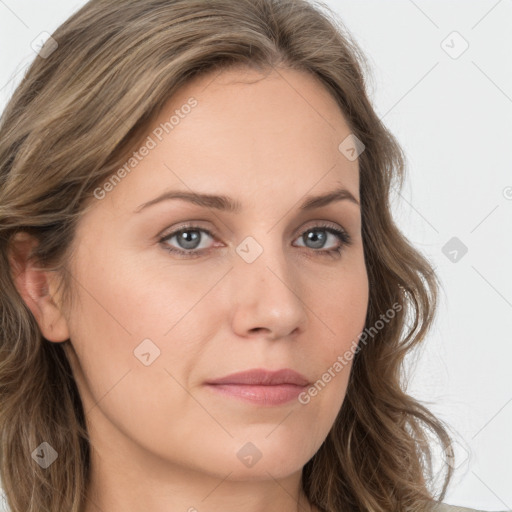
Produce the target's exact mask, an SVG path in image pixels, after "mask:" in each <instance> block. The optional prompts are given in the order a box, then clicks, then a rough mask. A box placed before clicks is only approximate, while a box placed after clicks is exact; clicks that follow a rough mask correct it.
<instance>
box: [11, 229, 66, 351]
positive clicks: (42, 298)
mask: <svg viewBox="0 0 512 512" xmlns="http://www.w3.org/2000/svg"><path fill="white" fill-rule="evenodd" d="M37 243H38V242H37V239H36V238H35V237H33V236H32V235H30V234H28V233H26V232H20V233H16V234H15V235H14V237H13V238H12V240H11V242H10V244H9V251H8V258H9V264H10V267H11V275H12V278H13V281H14V284H15V286H16V288H17V290H18V292H19V294H20V296H21V297H22V299H23V300H24V302H25V304H26V305H27V307H28V308H29V309H30V311H32V314H33V315H34V317H35V319H36V322H37V324H38V325H39V328H40V329H41V333H42V335H43V336H44V337H45V338H46V339H47V340H48V341H54V342H61V341H66V340H67V339H69V329H68V325H67V321H66V319H65V318H64V315H63V314H62V312H61V309H60V307H59V304H58V303H57V301H56V300H55V298H54V292H55V290H56V286H55V284H56V279H55V274H54V273H53V272H51V271H48V270H45V269H42V268H39V267H38V266H37V262H35V261H34V259H33V258H31V254H32V251H33V249H34V247H35V246H36V245H37Z"/></svg>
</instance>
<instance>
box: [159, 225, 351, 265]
mask: <svg viewBox="0 0 512 512" xmlns="http://www.w3.org/2000/svg"><path fill="white" fill-rule="evenodd" d="M185 231H202V232H203V233H206V234H207V235H208V236H210V237H212V238H216V236H215V234H214V233H212V232H211V231H209V230H208V229H205V228H201V227H199V226H195V225H193V224H188V225H185V226H182V227H180V228H179V229H178V230H175V231H173V232H171V233H169V234H168V235H165V236H164V237H162V238H160V239H159V242H160V243H161V244H162V245H163V246H164V249H165V250H166V251H167V252H169V253H171V254H175V255H177V256H179V257H183V258H194V257H200V256H201V255H202V254H203V252H206V251H209V250H210V249H199V250H197V249H191V250H188V251H187V250H180V249H176V248H175V247H169V245H167V244H165V243H164V242H165V241H166V240H169V239H171V238H174V237H175V236H176V235H179V234H180V233H182V232H185ZM311 231H327V232H329V233H331V234H333V235H335V236H336V237H337V238H338V239H339V240H340V245H339V246H338V247H335V248H334V249H324V250H322V249H311V250H312V251H313V252H315V253H320V254H321V255H322V256H330V257H332V258H335V257H338V256H339V255H340V254H341V252H342V249H343V248H344V247H348V246H350V245H351V244H352V238H351V236H350V235H349V234H348V233H347V232H346V231H345V230H343V229H338V228H334V227H332V226H331V225H327V224H319V225H317V226H312V227H310V228H308V229H307V230H306V231H304V232H303V233H302V234H301V235H300V236H304V234H305V233H309V232H311Z"/></svg>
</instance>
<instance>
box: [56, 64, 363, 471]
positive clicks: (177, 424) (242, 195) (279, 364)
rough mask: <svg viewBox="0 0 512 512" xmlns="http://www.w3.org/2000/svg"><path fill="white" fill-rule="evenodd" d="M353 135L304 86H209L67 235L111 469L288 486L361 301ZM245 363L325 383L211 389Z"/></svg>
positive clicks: (210, 80)
mask: <svg viewBox="0 0 512 512" xmlns="http://www.w3.org/2000/svg"><path fill="white" fill-rule="evenodd" d="M256 78H259V79H260V80H259V81H256V82H254V83H248V82H250V81H254V79H256ZM173 116H174V117H173ZM166 123H167V124H166ZM349 134H350V130H349V128H348V126H347V124H346V122H345V121H344V118H343V117H342V115H341V112H340V110H339V108H338V107H337V105H336V103H335V101H334V99H333V98H332V97H331V96H330V95H329V93H328V92H327V91H326V90H324V89H323V87H322V86H321V84H320V83H319V82H317V81H316V79H315V78H313V77H311V76H310V75H308V74H305V73H302V72H299V71H290V70H280V71H279V73H276V72H272V73H271V74H269V75H268V76H265V77H262V75H258V74H256V72H253V71H247V70H245V71H242V70H237V71H235V70H230V71H224V72H223V73H222V74H220V75H218V76H216V77H214V75H213V74H210V75H205V76H203V77H202V78H199V79H197V78H196V80H195V81H194V82H191V83H189V84H188V85H187V86H185V87H184V88H182V89H181V90H180V92H179V93H178V94H176V95H174V96H173V98H172V99H171V100H170V101H169V102H168V103H167V105H166V106H165V108H164V109H163V110H162V111H161V112H160V113H159V115H158V119H156V120H155V122H154V124H153V125H152V127H151V131H150V132H148V134H147V135H146V137H145V138H144V139H143V140H142V142H141V146H140V148H139V147H138V148H135V151H137V153H136V155H135V156H134V157H133V160H130V161H129V162H128V163H127V165H126V167H125V169H124V172H123V171H120V172H119V173H118V174H117V178H118V179H114V180H112V183H114V185H112V183H111V184H110V185H108V184H107V185H105V186H103V187H101V188H100V189H97V190H96V192H95V194H96V197H95V198H94V199H93V204H92V206H91V208H90V210H88V211H87V212H86V213H85V214H84V216H83V217H82V219H81V221H80V223H79V226H78V230H77V234H76V239H75V245H74V247H75V253H74V259H73V260H72V267H71V269H70V270H71V272H72V275H73V277H74V280H72V281H73V282H74V284H75V285H76V287H77V293H78V299H79V300H78V302H77V303H76V304H74V306H73V308H72V309H71V310H70V311H69V313H68V314H67V318H66V321H67V325H68V328H69V336H70V339H71V344H72V346H73V348H74V349H75V351H76V356H77V359H76V360H75V359H72V361H71V362H72V365H73V371H74V373H75V376H76V379H77V384H78V386H79V391H80V394H81V396H82V399H83V403H84V409H85V411H86V414H87V422H88V428H89V430H90V435H91V440H92V444H93V446H94V448H95V450H96V451H97V452H98V454H99V455H101V456H102V457H103V458H104V459H105V460H107V459H109V460H112V461H114V460H115V463H114V462H112V464H113V465H115V467H120V465H123V466H125V465H128V464H135V465H138V466H139V467H146V464H147V462H148V461H149V460H151V462H152V466H151V467H152V468H153V469H152V471H154V472H155V474H156V473H157V471H162V474H163V469H164V468H172V467H174V468H181V469H182V470H183V469H185V470H186V469H188V470H192V471H199V472H202V473H208V474H209V475H214V476H216V477H221V478H224V477H225V476H226V475H228V474H230V476H231V479H235V480H236V479H239V480H243V479H264V478H269V476H268V475H269V473H270V474H271V475H272V476H273V477H275V478H278V477H285V476H287V475H291V474H293V473H295V472H298V471H300V470H301V469H302V467H303V465H304V464H305V463H306V462H307V461H308V460H309V459H310V458H311V457H312V456H313V455H314V453H315V452H316V451H317V450H318V448H319V447H320V445H321V444H322V442H323V441H324V439H325V437H326V436H327V434H328V432H329V430H330V428H331V427H332V425H333V422H334V420H335V417H336V415H337V413H338V411H339V410H340V407H341V405H342V402H343V399H344V396H345V391H346V387H347V382H348V378H349V373H350V369H351V360H350V358H347V357H346V356H345V357H344V354H345V353H346V352H347V351H352V352H353V350H354V346H355V341H357V338H358V335H359V334H360V332H361V331H362V330H363V328H364V320H365V316H366V310H367V304H368V280H367V273H366V268H365V261H364V253H363V245H362V240H361V212H360V207H359V204H358V201H359V175H358V173H359V169H358V161H357V160H356V159H354V158H348V157H347V156H346V155H351V154H352V153H350V152H347V151H346V149H347V144H348V143H349V142H350V139H348V140H346V139H347V137H348V136H349ZM340 144H341V147H340ZM144 148H145V149H144ZM340 189H345V190H346V191H347V192H345V193H344V195H343V194H340V195H338V196H336V198H334V199H333V200H332V201H322V200H319V201H317V202H313V203H311V197H313V196H323V195H326V194H330V193H332V192H334V191H337V190H340ZM176 193H180V194H187V195H188V194H190V195H192V194H197V195H198V196H201V197H202V195H204V194H206V195H208V196H220V197H222V200H221V199H215V198H212V197H206V196H205V197H203V198H202V199H200V200H195V201H189V200H186V199H185V198H181V199H179V198H174V199H173V198H171V194H176ZM166 194H168V195H169V197H168V198H167V199H166V197H165V195H166ZM350 195H351V196H353V200H352V199H350ZM228 202H229V203H236V206H237V208H234V207H227V203H228ZM200 203H201V204H200ZM308 203H309V207H304V205H306V206H307V205H308ZM235 210H236V211H235ZM179 230H182V232H181V234H180V233H176V232H178V231H179ZM335 230H340V231H342V232H346V233H347V234H348V236H349V237H350V240H351V242H350V244H349V245H346V244H344V242H343V240H344V238H343V235H341V236H340V235H337V234H336V231H335ZM338 249H340V252H339V253H338V252H337V250H338ZM171 251H172V252H171ZM174 251H176V252H174ZM67 348H68V349H69V347H67ZM68 354H69V357H72V356H73V353H72V352H70V351H68ZM340 358H344V359H343V360H344V361H345V362H344V364H341V363H340V362H339V361H340ZM336 362H338V364H336ZM340 366H341V367H342V368H341V369H340ZM251 369H264V370H267V371H269V372H273V371H276V370H280V369H292V370H294V371H296V372H298V373H300V374H302V375H303V376H304V377H305V379H306V380H307V381H308V382H309V383H310V384H311V385H313V384H314V383H315V382H317V381H320V382H321V384H318V383H317V386H316V388H314V389H313V388H312V389H313V390H311V389H309V388H311V386H309V387H307V386H306V387H304V388H299V387H297V386H296V385H293V384H287V385H286V384H284V385H281V386H277V385H274V386H269V385H267V386H261V385H260V386H249V385H247V383H246V384H245V385H244V384H243V383H242V384H240V383H238V385H236V384H233V383H232V384H227V385H225V386H219V385H211V384H207V382H210V381H213V380H216V379H220V378H221V377H225V376H228V375H230V374H233V373H238V372H244V371H247V370H251ZM329 371H330V373H329V374H328V375H327V374H326V372H329ZM326 375H327V376H326ZM329 376H330V378H329ZM286 380H287V379H285V381H286ZM231 381H236V379H231ZM308 389H309V391H308ZM315 389H316V392H315ZM299 393H300V394H299ZM155 463H156V464H155ZM155 468H158V469H155Z"/></svg>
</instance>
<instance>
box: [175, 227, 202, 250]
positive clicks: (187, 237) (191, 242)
mask: <svg viewBox="0 0 512 512" xmlns="http://www.w3.org/2000/svg"><path fill="white" fill-rule="evenodd" d="M191 234H192V235H191ZM180 236H181V238H182V239H183V240H184V243H183V244H181V245H182V246H183V248H184V249H195V247H196V246H197V241H198V240H199V233H198V232H197V231H191V230H189V231H182V232H181V235H180Z"/></svg>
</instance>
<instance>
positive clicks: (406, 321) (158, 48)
mask: <svg viewBox="0 0 512 512" xmlns="http://www.w3.org/2000/svg"><path fill="white" fill-rule="evenodd" d="M52 37H53V39H54V40H55V41H56V42H57V44H58V48H57V49H55V51H53V52H50V51H48V52H47V54H46V55H44V56H43V55H39V56H37V57H36V59H35V60H34V62H33V63H32V64H31V66H30V68H29V69H28V71H27V73H26V74H25V76H24V78H23V79H22V81H21V83H20V84H19V86H18V87H17V88H16V90H15V92H14V94H13V95H12V98H11V99H10V101H9V102H8V104H7V106H6V108H5V110H4V112H3V114H2V117H1V119H0V186H1V189H0V258H1V265H0V289H1V290H2V292H1V295H0V316H1V329H0V352H1V359H0V402H1V404H0V436H1V441H0V479H1V481H2V485H3V487H4V489H5V494H6V497H7V500H8V504H9V506H10V508H11V510H12V512H43V511H48V510H51V511H69V512H80V511H81V510H82V508H83V506H84V502H85V496H86V491H87V489H88V482H89V469H90V466H89V456H90V453H89V446H90V445H89V440H88V433H87V428H86V423H85V418H84V411H83V409H82V403H81V399H80V395H79V393H78V390H77V387H76V384H75V381H74V378H73V374H72V371H71V368H70V365H69V363H68V360H67V358H66V355H65V350H64V345H69V344H70V343H71V340H67V341H65V342H63V343H51V342H49V341H48V340H45V338H44V337H43V336H42V334H41V332H40V330H39V328H38V325H37V323H36V321H35V318H34V317H33V315H32V313H31V311H30V309H29V308H28V307H27V305H26V304H25V303H24V301H23V300H22V298H21V296H20V294H19V293H18V291H17V289H16V287H15V284H14V280H13V273H12V269H11V268H10V265H9V259H8V254H9V250H10V247H11V242H12V239H13V236H14V235H15V234H16V233H18V232H27V233H30V234H31V235H33V236H35V237H36V238H37V240H38V242H39V243H38V245H37V247H36V249H35V250H34V252H33V254H32V257H33V258H34V260H35V261H37V262H38V264H39V265H40V266H42V267H44V268H47V269H51V270H53V271H55V272H56V273H57V275H58V276H60V278H61V281H60V282H61V285H62V290H63V301H64V302H63V304H64V305H65V304H68V305H69V304H70V303H71V301H72V300H73V290H74V283H73V280H72V276H71V275H70V273H69V272H68V270H67V269H68V264H69V262H70V259H71V257H72V254H71V252H70V247H71V242H72V240H73V237H74V233H75V227H76V225H77V221H78V220H79V219H80V217H81V215H82V214H83V212H84V209H85V208H86V207H87V204H88V200H89V199H91V197H92V194H93V191H94V189H95V188H96V187H97V186H98V184H100V183H102V182H104V180H105V179H106V178H108V177H109V176H110V175H111V174H112V173H113V172H114V171H115V170H116V169H118V168H119V167H120V166H122V164H123V163H124V162H125V161H126V155H128V154H129V153H130V150H133V147H136V146H137V143H138V141H139V140H140V137H141V136H142V134H144V133H146V132H147V130H148V129H149V123H150V121H151V120H152V119H153V117H154V115H155V114H156V113H157V112H158V111H159V110H160V109H161V108H162V107H163V105H164V103H165V102H166V101H167V100H168V99H169V97H170V96H172V95H173V94H174V93H175V92H176V91H177V90H178V89H179V88H180V87H181V86H183V85H184V84H185V83H187V81H189V80H190V79H191V78H193V77H194V76H197V75H198V74H200V73H205V72H209V71H215V70H216V69H217V70H223V69H226V68H228V67H231V66H245V67H248V68H252V69H258V70H261V71H268V70H271V69H273V68H274V69H279V68H290V69H297V70H303V71H306V72H308V73H312V74H313V75H314V76H316V77H318V78H319V79H320V80H321V82H322V83H323V84H324V85H325V87H326V88H327V89H328V91H329V92H330V93H331V94H332V96H333V97H334V98H335V99H336V101H337V102H338V104H339V106H340V108H341V110H342V112H343V113H344V116H345V118H346V121H347V123H348V124H349V127H350V129H351V131H352V133H353V134H354V135H355V136H357V138H359V139H360V140H361V141H362V142H363V143H364V145H365V151H364V152H363V153H362V154H361V155H360V156H359V168H360V198H361V212H362V213H361V215H362V235H363V244H364V251H365V258H366V264H367V271H368V277H369V281H370V296H369V305H368V312H367V318H366V324H365V325H366V326H367V327H370V326H372V325H375V323H376V322H377V321H378V320H379V318H380V317H379V315H380V314H381V313H382V312H383V311H386V310H388V309H389V308H390V307H391V305H393V304H395V303H397V304H399V305H400V306H401V308H397V309H399V311H397V312H396V315H395V317H394V320H393V322H389V323H386V325H385V326H384V328H383V329H380V330H379V331H378V333H377V334H375V336H373V337H372V339H371V340H370V341H369V342H368V343H367V344H366V346H365V347H364V349H362V350H360V351H358V352H357V354H356V355H355V357H354V360H353V367H352V370H351V375H350V380H349V384H348V389H347V393H346V397H345V400H344V402H343V405H342V407H341V410H340V411H339V414H338V416H337V418H336V420H335V423H334V424H333V426H332V429H331V430H330V432H329V434H328V436H327V438H326V439H325V441H324V443H323V444H322V445H321V447H320V449H319V450H318V452H317V453H316V454H315V455H314V456H313V457H312V458H311V460H309V461H308V462H307V464H306V465H305V466H304V468H303V476H302V485H303V489H304V492H305V494H306V496H307V497H308V499H309V500H310V502H311V503H312V504H314V505H316V506H317V507H318V508H319V509H320V510H322V511H325V512H340V511H342V510H351V511H372V512H390V511H393V512H395V511H402V510H429V507H431V506H432V505H433V504H434V502H435V501H441V500H442V499H443V498H444V496H445V492H446V490H447V487H448V483H449V481H450V479H451V477H452V467H451V465H450V464H449V463H447V462H446V463H444V465H443V466H442V468H441V469H442V471H439V472H438V471H437V470H436V468H435V464H433V461H434V460H435V452H434V445H433V443H434V442H435V443H436V446H437V445H438V444H440V446H441V448H442V450H444V451H445V452H447V453H450V444H451V439H450V436H449V434H448V429H449V427H448V426H447V425H444V424H443V423H442V421H441V420H440V419H438V418H436V417H435V416H434V415H433V414H432V413H431V412H430V411H429V409H428V408H427V407H425V406H424V405H422V404H421V403H420V402H419V401H417V400H415V399H414V398H413V397H411V396H409V395H408V394H407V393H406V392H405V389H404V388H405V385H404V382H403V380H404V371H403V370H404V359H405V357H406V355H407V354H409V353H410V351H412V350H413V349H415V348H416V347H418V346H419V344H420V343H421V342H422V341H423V340H424V339H425V335H426V334H427V331H428V330H429V329H430V326H431V324H432V321H433V317H434V313H435V310H436V301H437V295H438V289H439V282H438V279H437V277H436V275H435V273H434V270H433V268H432V267H431V265H430V264H429V262H428V261H427V260H426V259H425V258H424V257H423V256H422V255H421V254H420V253H419V252H418V251H417V250H416V249H414V248H413V247H412V245H411V244H410V243H409V242H408V241H407V239H406V238H405V237H404V236H403V235H402V233H401V232H400V231H399V229H398V228H397V226H396V224H395V222H394V221H393V218H392V215H391V210H390V195H391V193H392V189H393V186H396V187H397V190H399V189H400V188H401V187H402V185H403V181H404V173H405V171H404V168H405V156H404V154H403V152H402V150H401V148H400V147H399V145H398V143H397V141H396V139H395V138H394V137H393V136H392V134H391V133H390V132H389V131H388V130H387V129H386V127H385V126H384V125H383V123H382V122H381V120H380V119H379V117H378V116H377V115H376V113H375V111H374V110H373V108H372V106H371V104H370V101H369V99H368V96H367V94H368V93H367V91H366V85H367V84H366V81H365V80H366V78H365V75H363V70H366V69H367V67H368V66H367V63H366V61H365V57H364V55H363V54H362V52H361V50H360V49H359V48H358V46H357V45H356V43H355V42H354V41H353V40H352V38H351V36H350V35H349V33H348V32H347V30H346V29H345V27H344V25H343V24H342V22H341V21H340V20H339V18H338V17H337V16H336V15H335V14H334V13H333V12H332V11H331V10H330V9H329V8H328V7H327V6H326V5H325V4H322V3H320V2H316V4H314V3H312V2H308V1H306V0H236V1H235V0H117V1H115V2H113V1H111V0H91V1H90V2H88V3H87V4H86V5H84V6H83V7H82V8H81V9H80V10H79V11H77V12H76V13H75V14H74V15H72V16H71V17H70V18H69V19H68V20H67V21H66V22H65V23H63V24H62V25H61V26H60V27H59V28H58V29H57V30H56V31H55V32H54V33H53V34H52ZM48 48H49V47H48V46H45V49H48ZM431 434H433V435H431ZM42 441H46V442H48V443H49V444H50V445H51V446H52V447H54V448H55V450H56V451H57V452H58V454H59V460H60V463H59V464H53V465H51V466H50V467H48V468H47V469H42V468H41V467H39V465H37V464H35V463H34V461H33V460H32V458H31V456H30V454H31V453H32V452H33V450H34V449H35V447H37V446H38V445H39V444H40V443H41V442H42ZM441 474H443V475H444V476H443V478H442V482H441V484H442V485H439V482H438V481H437V480H438V478H439V475H441ZM436 487H442V488H441V491H440V493H439V494H436V493H437V492H438V489H436Z"/></svg>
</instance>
